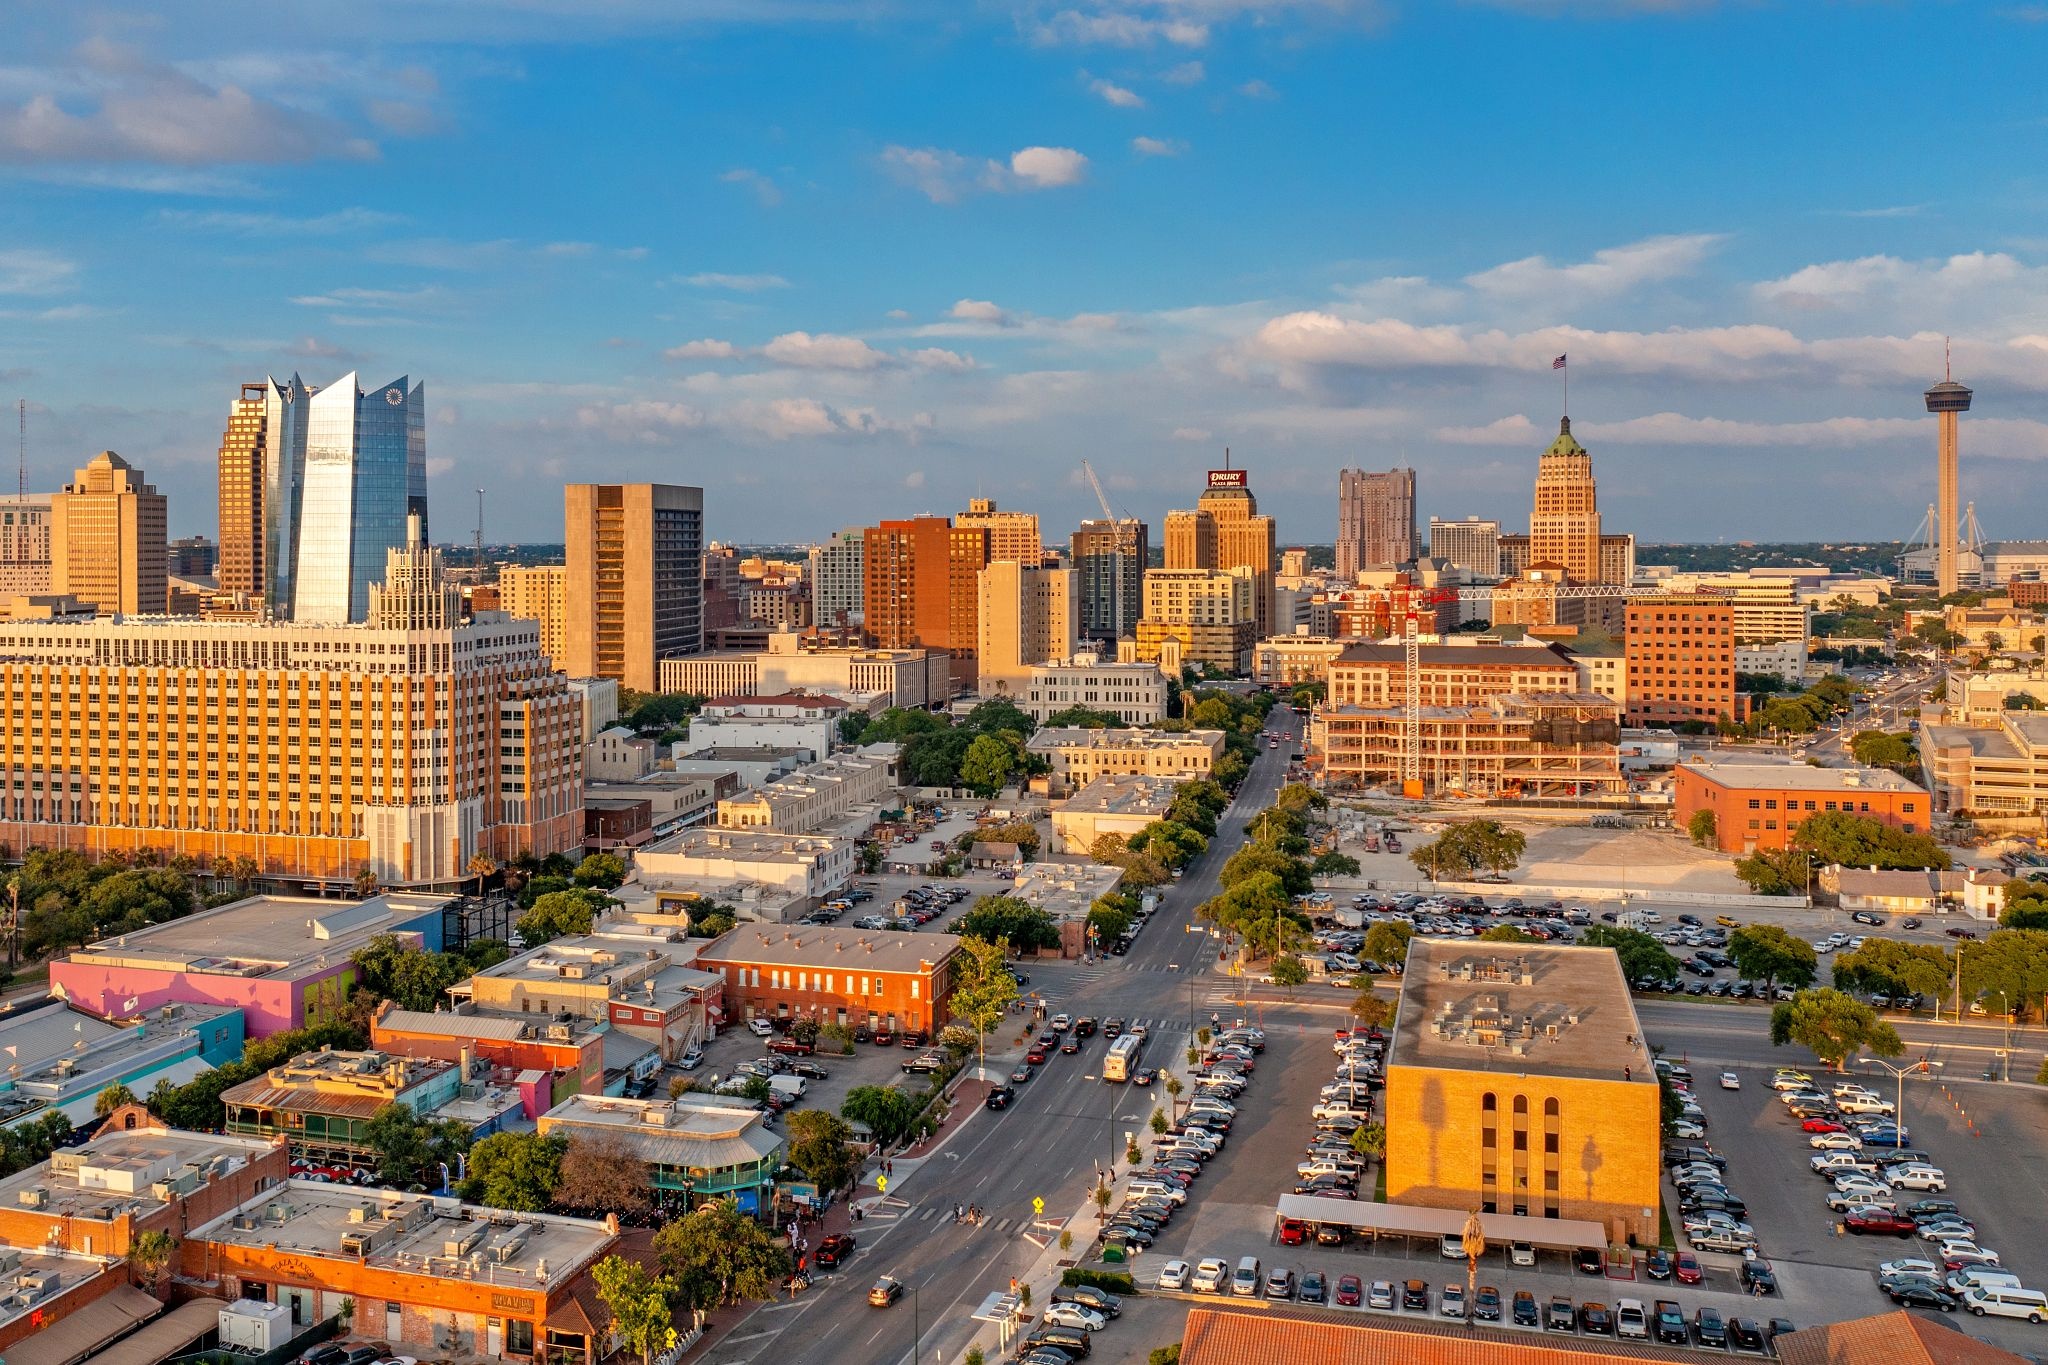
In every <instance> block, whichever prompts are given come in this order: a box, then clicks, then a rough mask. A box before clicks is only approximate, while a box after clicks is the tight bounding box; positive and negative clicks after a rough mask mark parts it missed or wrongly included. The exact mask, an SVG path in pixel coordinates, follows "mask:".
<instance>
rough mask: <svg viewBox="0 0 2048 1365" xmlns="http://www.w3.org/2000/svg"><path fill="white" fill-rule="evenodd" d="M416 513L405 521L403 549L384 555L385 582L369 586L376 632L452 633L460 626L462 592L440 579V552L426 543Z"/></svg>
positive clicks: (423, 528)
mask: <svg viewBox="0 0 2048 1365" xmlns="http://www.w3.org/2000/svg"><path fill="white" fill-rule="evenodd" d="M426 534H427V528H426V525H425V523H424V522H423V521H422V520H421V518H420V516H419V514H418V513H414V514H413V515H412V516H410V517H407V518H406V526H405V548H404V549H401V550H386V551H385V552H384V579H383V581H382V582H381V583H372V584H371V585H370V617H369V620H370V624H371V625H373V626H375V627H376V628H377V629H378V630H452V629H453V628H455V627H456V626H459V625H461V624H462V589H460V588H456V587H451V586H450V585H449V583H448V581H447V579H446V578H444V577H443V576H442V566H441V552H440V551H439V550H436V549H435V548H434V547H433V546H431V545H429V544H427V542H426Z"/></svg>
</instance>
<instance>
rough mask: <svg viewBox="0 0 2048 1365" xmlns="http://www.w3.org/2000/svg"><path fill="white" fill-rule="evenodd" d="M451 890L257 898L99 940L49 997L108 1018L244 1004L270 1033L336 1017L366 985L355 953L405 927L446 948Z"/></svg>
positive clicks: (256, 1028) (260, 1030) (256, 1032)
mask: <svg viewBox="0 0 2048 1365" xmlns="http://www.w3.org/2000/svg"><path fill="white" fill-rule="evenodd" d="M454 904H455V903H454V902H453V901H452V900H451V899H450V898H449V897H447V896H439V895H425V894H418V893H411V892H399V891H388V892H386V893H385V894H383V895H381V896H372V897H371V898H370V899H369V900H366V901H331V900H316V899H312V898H309V897H298V896H250V897H247V898H245V899H243V900H238V901H235V902H233V903H231V904H228V905H223V906H219V907H217V908H215V909H212V910H202V911H201V912H199V913H198V914H196V915H187V916H186V917H185V918H183V919H175V920H170V921H168V922H166V923H163V924H154V925H151V926H150V927H148V928H146V929H137V930H135V931H134V932H132V933H127V934H122V935H120V936H118V937H116V938H109V939H102V940H100V941H99V942H98V943H93V944H89V945H87V946H86V947H83V948H80V949H77V950H76V951H74V952H72V953H69V954H67V955H65V956H64V957H61V958H58V959H57V960H55V961H53V962H52V963H51V964H50V993H51V994H52V995H54V996H56V997H58V998H59V999H62V1000H69V1001H71V1002H73V1003H75V1004H78V1005H81V1006H83V1007H84V1008H86V1009H89V1010H91V1011H92V1012H93V1013H94V1014H98V1015H102V1016H113V1015H131V1014H135V1013H137V1012H146V1011H149V1010H153V1009H156V1008H157V1007H159V1006H161V1005H165V1004H172V1003H177V1002H186V1003H191V1004H199V1005H222V1006H227V1007H229V1008H232V1009H239V1010H241V1011H242V1017H243V1019H244V1021H245V1022H246V1026H247V1028H248V1032H249V1036H250V1037H252V1038H266V1037H268V1036H270V1035H271V1034H273V1033H278V1032H282V1031H283V1030H286V1029H297V1028H305V1027H306V1026H308V1025H309V1024H318V1023H321V1022H323V1021H325V1020H328V1019H332V1018H334V1017H335V1016H336V1015H337V1014H338V1013H339V1012H340V1010H341V1008H342V1006H343V1005H344V1004H345V1003H347V1000H348V997H349V993H350V992H351V991H352V990H354V988H355V982H356V965H355V962H354V954H355V952H356V951H357V950H358V949H360V948H362V947H363V946H365V945H366V944H368V943H369V941H370V940H371V939H373V938H375V937H377V935H379V934H396V935H399V936H400V937H402V938H406V939H409V940H411V941H413V942H416V943H418V944H419V946H420V947H422V948H425V949H428V950H430V951H433V952H439V951H440V949H441V944H442V920H443V916H444V915H445V913H446V912H447V911H449V910H450V909H451V908H452V907H453V905H454Z"/></svg>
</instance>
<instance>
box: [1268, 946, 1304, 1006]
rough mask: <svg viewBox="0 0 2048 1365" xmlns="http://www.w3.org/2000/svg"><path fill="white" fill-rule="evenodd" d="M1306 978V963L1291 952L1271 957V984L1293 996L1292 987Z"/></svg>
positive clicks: (1290, 996) (1290, 997)
mask: <svg viewBox="0 0 2048 1365" xmlns="http://www.w3.org/2000/svg"><path fill="white" fill-rule="evenodd" d="M1306 980H1308V964H1307V963H1306V962H1303V961H1302V960H1301V959H1300V958H1299V957H1297V956H1296V955H1295V954H1293V953H1282V954H1280V955H1279V956H1278V957H1276V958H1274V959H1273V984H1274V985H1276V986H1278V987H1280V988H1281V989H1283V990H1285V991H1286V992H1287V995H1288V998H1289V999H1292V998H1293V996H1294V988H1295V987H1296V986H1299V985H1300V984H1301V983H1302V982H1304V981H1306Z"/></svg>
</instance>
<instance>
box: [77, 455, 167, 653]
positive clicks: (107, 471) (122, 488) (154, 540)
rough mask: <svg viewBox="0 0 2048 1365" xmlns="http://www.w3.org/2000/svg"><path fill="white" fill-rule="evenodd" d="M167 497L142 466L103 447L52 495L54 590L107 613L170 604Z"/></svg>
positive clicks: (155, 609) (154, 610)
mask: <svg viewBox="0 0 2048 1365" xmlns="http://www.w3.org/2000/svg"><path fill="white" fill-rule="evenodd" d="M165 517H166V512H165V507H164V495H163V494H161V493H159V492H157V491H156V489H155V488H154V487H153V486H152V485H150V484H146V483H144V482H143V481H142V471H141V470H139V469H137V468H135V467H134V466H133V465H131V464H129V463H128V462H127V461H126V460H124V459H122V458H121V457H120V456H119V455H116V454H115V453H114V452H113V451H111V450H102V451H101V452H100V453H99V454H97V455H95V456H93V457H92V459H91V460H89V461H88V462H87V463H86V466H85V468H83V469H81V470H79V471H78V474H77V476H76V477H75V478H73V479H72V481H71V482H70V483H69V484H67V485H65V488H64V491H63V492H61V493H58V494H55V495H54V496H52V497H51V499H50V590H51V591H52V592H59V593H70V594H71V595H72V596H73V597H76V598H77V599H78V600H79V601H81V602H89V603H91V604H92V605H93V606H94V607H97V608H98V609H99V610H100V611H102V612H121V613H124V614H128V615H134V614H138V613H139V614H142V615H149V616H155V615H160V614H161V613H162V612H164V611H165V610H166V609H167V608H168V607H169V600H170V579H169V576H168V575H167V574H166V573H165V571H164V570H165V565H166V559H165V556H166V553H167V551H166V548H165V547H166V539H165V534H164V522H165Z"/></svg>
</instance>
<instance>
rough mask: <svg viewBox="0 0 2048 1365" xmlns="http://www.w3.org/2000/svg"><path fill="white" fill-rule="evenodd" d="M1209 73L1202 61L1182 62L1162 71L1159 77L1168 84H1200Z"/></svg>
mask: <svg viewBox="0 0 2048 1365" xmlns="http://www.w3.org/2000/svg"><path fill="white" fill-rule="evenodd" d="M1208 75H1209V72H1208V69H1207V68H1206V67H1204V66H1203V65H1202V64H1201V63H1200V62H1182V63H1181V64H1180V65H1179V66H1170V67H1168V68H1167V69H1166V70H1164V71H1162V72H1160V73H1159V79H1160V80H1162V81H1164V82H1165V83H1166V84H1168V85H1200V84H1201V83H1202V82H1203V80H1204V79H1206V78H1207V77H1208Z"/></svg>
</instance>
